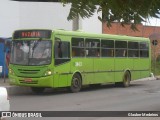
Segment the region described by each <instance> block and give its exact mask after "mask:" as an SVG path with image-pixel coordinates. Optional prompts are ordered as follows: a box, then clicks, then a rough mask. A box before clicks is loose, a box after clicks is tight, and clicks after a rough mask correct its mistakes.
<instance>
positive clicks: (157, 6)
mask: <svg viewBox="0 0 160 120" xmlns="http://www.w3.org/2000/svg"><path fill="white" fill-rule="evenodd" d="M17 1H18V0H17ZM19 1H20V0H19ZM21 1H23V0H21ZM24 1H25V0H24ZM36 1H38V0H36ZM40 1H43V0H40ZM44 1H45V0H44ZM47 1H49V2H57V1H59V2H61V3H63V5H64V6H65V5H66V4H71V9H70V12H69V15H68V18H67V19H68V20H72V19H74V18H75V17H77V16H81V17H82V18H89V17H91V16H92V15H93V14H95V13H96V12H97V13H99V12H102V17H101V16H98V19H99V20H100V21H102V22H106V24H107V26H108V27H110V26H111V23H112V22H114V21H117V22H120V23H121V25H122V26H124V25H125V24H131V28H132V29H133V30H136V25H137V24H139V23H141V22H145V20H146V19H148V18H149V17H155V18H159V17H158V15H159V14H160V11H159V10H160V0H47ZM96 6H98V9H97V7H96Z"/></svg>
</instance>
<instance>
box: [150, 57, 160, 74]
mask: <svg viewBox="0 0 160 120" xmlns="http://www.w3.org/2000/svg"><path fill="white" fill-rule="evenodd" d="M151 72H152V73H154V75H160V61H154V60H152V65H151Z"/></svg>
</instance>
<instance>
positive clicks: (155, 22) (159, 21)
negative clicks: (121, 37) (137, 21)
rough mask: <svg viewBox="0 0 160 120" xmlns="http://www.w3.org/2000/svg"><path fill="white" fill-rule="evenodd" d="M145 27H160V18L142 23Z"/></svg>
mask: <svg viewBox="0 0 160 120" xmlns="http://www.w3.org/2000/svg"><path fill="white" fill-rule="evenodd" d="M143 25H146V26H160V18H150V19H148V20H147V22H146V23H143Z"/></svg>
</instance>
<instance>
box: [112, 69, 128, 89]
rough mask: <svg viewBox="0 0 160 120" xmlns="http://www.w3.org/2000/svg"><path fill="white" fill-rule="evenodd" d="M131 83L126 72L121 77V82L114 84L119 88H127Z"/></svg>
mask: <svg viewBox="0 0 160 120" xmlns="http://www.w3.org/2000/svg"><path fill="white" fill-rule="evenodd" d="M130 81H131V75H130V73H129V72H128V71H126V72H125V73H124V75H123V81H122V82H116V83H115V85H116V86H118V87H119V86H120V87H129V86H130Z"/></svg>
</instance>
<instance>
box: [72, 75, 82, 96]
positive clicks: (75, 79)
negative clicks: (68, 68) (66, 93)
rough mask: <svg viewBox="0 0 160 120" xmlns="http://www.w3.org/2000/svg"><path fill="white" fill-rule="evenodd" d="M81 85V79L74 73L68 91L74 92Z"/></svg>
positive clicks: (77, 90)
mask: <svg viewBox="0 0 160 120" xmlns="http://www.w3.org/2000/svg"><path fill="white" fill-rule="evenodd" d="M81 87H82V80H81V77H80V75H79V74H74V75H73V78H72V82H71V86H70V91H71V92H73V93H75V92H79V91H80V90H81Z"/></svg>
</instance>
